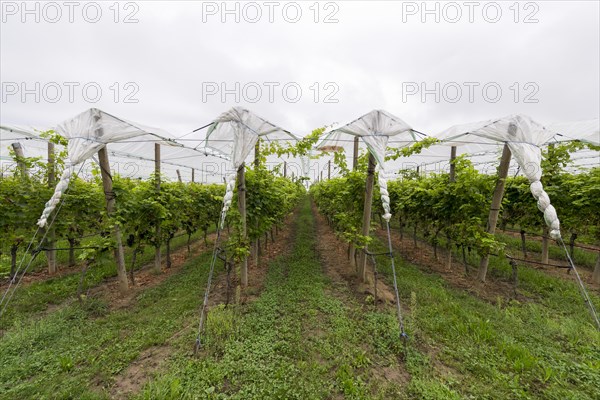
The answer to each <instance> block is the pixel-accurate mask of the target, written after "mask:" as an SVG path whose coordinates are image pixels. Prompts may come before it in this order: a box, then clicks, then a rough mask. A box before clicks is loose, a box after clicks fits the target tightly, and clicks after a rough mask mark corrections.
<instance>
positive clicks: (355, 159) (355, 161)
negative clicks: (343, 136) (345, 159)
mask: <svg viewBox="0 0 600 400" xmlns="http://www.w3.org/2000/svg"><path fill="white" fill-rule="evenodd" d="M358 140H359V138H358V136H356V137H355V138H354V152H353V154H352V169H353V170H356V168H358Z"/></svg>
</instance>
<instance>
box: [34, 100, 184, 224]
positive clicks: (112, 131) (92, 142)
mask: <svg viewBox="0 0 600 400" xmlns="http://www.w3.org/2000/svg"><path fill="white" fill-rule="evenodd" d="M55 131H56V132H57V133H58V134H60V135H61V136H64V137H65V138H67V139H68V141H69V144H68V147H67V151H68V155H69V162H68V163H67V164H66V166H65V169H64V171H63V173H62V175H61V177H60V180H59V181H58V183H57V185H56V188H55V189H54V194H53V195H52V197H51V198H50V200H48V202H47V203H46V207H45V208H44V211H43V212H42V215H41V216H40V218H39V220H38V222H37V225H38V226H40V227H41V228H43V227H45V226H46V225H47V223H48V217H49V216H50V214H51V213H52V211H53V210H54V208H55V207H56V206H57V205H58V204H59V202H60V198H61V196H62V194H63V193H64V192H65V190H66V189H67V187H68V186H69V182H70V179H71V177H72V176H73V174H74V172H75V166H77V165H78V164H81V163H82V162H83V161H85V160H87V159H89V158H90V157H91V156H92V155H94V154H95V153H97V152H98V150H100V149H101V148H103V147H104V146H106V144H108V143H112V142H117V141H123V140H126V139H131V138H135V137H139V136H144V135H149V136H151V137H152V139H155V140H156V139H158V140H160V141H161V144H168V145H173V146H181V145H179V144H177V143H176V142H175V141H173V140H171V139H168V138H166V137H164V136H160V134H161V133H162V134H163V135H167V134H166V132H164V131H161V130H160V129H156V128H150V127H145V126H142V125H140V124H137V123H133V122H128V121H125V120H122V119H120V118H117V117H115V116H113V115H111V114H108V113H106V112H104V111H101V110H99V109H97V108H90V109H89V110H86V111H84V112H82V113H81V114H79V115H77V116H75V117H74V118H71V119H69V120H66V121H64V122H62V123H61V124H59V125H58V126H57V127H56V128H55Z"/></svg>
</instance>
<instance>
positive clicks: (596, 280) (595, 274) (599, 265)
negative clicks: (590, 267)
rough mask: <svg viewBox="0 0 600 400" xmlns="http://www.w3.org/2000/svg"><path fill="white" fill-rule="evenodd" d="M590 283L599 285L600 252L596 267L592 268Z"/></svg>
mask: <svg viewBox="0 0 600 400" xmlns="http://www.w3.org/2000/svg"><path fill="white" fill-rule="evenodd" d="M592 282H594V283H600V251H599V252H598V257H597V258H596V266H595V267H594V272H593V273H592Z"/></svg>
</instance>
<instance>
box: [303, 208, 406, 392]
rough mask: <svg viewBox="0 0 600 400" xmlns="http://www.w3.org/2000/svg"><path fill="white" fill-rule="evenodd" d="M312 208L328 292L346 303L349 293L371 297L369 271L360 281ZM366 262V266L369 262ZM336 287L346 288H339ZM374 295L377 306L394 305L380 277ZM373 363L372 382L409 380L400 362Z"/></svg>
mask: <svg viewBox="0 0 600 400" xmlns="http://www.w3.org/2000/svg"><path fill="white" fill-rule="evenodd" d="M312 211H313V215H314V217H315V225H316V227H315V230H316V237H318V238H319V240H318V241H317V252H318V254H319V259H320V261H321V264H322V266H323V271H324V272H325V274H326V275H327V276H328V277H329V278H330V279H331V286H329V287H327V289H326V290H327V292H328V294H330V295H332V296H335V297H337V298H338V299H340V300H341V301H343V302H344V303H346V304H348V303H349V302H348V300H349V299H348V297H349V296H353V297H354V299H355V300H357V301H358V303H359V304H366V299H367V296H373V297H374V295H375V290H374V284H373V282H374V280H373V277H374V275H373V271H372V270H369V271H368V273H367V283H362V282H360V279H359V277H358V275H357V273H356V268H355V267H354V266H353V265H352V264H351V262H350V260H349V257H348V251H347V245H346V244H345V243H343V242H342V241H341V240H340V239H338V237H337V236H336V235H335V233H334V231H333V229H332V228H331V227H330V226H329V225H328V224H327V220H326V219H325V217H324V216H323V215H321V214H320V213H319V212H318V211H317V208H316V206H315V204H314V203H313V204H312ZM367 265H368V268H370V264H367ZM340 288H345V289H348V290H340ZM377 297H378V301H377V307H378V308H380V309H381V308H386V307H389V308H391V307H394V304H395V301H396V298H395V295H394V292H393V289H392V288H390V287H389V286H388V285H386V283H385V282H383V281H382V280H381V279H379V280H378V282H377ZM402 308H405V307H404V305H402ZM404 311H406V310H404ZM366 350H368V349H366ZM368 352H369V354H373V352H372V351H371V350H368ZM377 364H378V363H374V366H373V367H370V368H369V371H368V373H369V375H370V376H371V378H372V379H373V380H374V381H375V382H381V381H387V382H392V383H394V384H397V385H400V386H404V385H406V384H407V383H408V382H409V381H410V379H411V376H410V374H409V373H408V371H407V370H406V369H405V367H404V364H403V363H402V362H399V363H398V364H397V365H389V366H377Z"/></svg>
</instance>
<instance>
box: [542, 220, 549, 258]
mask: <svg viewBox="0 0 600 400" xmlns="http://www.w3.org/2000/svg"><path fill="white" fill-rule="evenodd" d="M548 235H550V232H549V231H548V227H547V226H545V225H544V230H543V232H542V264H548V261H549V259H550V238H549V236H548Z"/></svg>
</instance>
